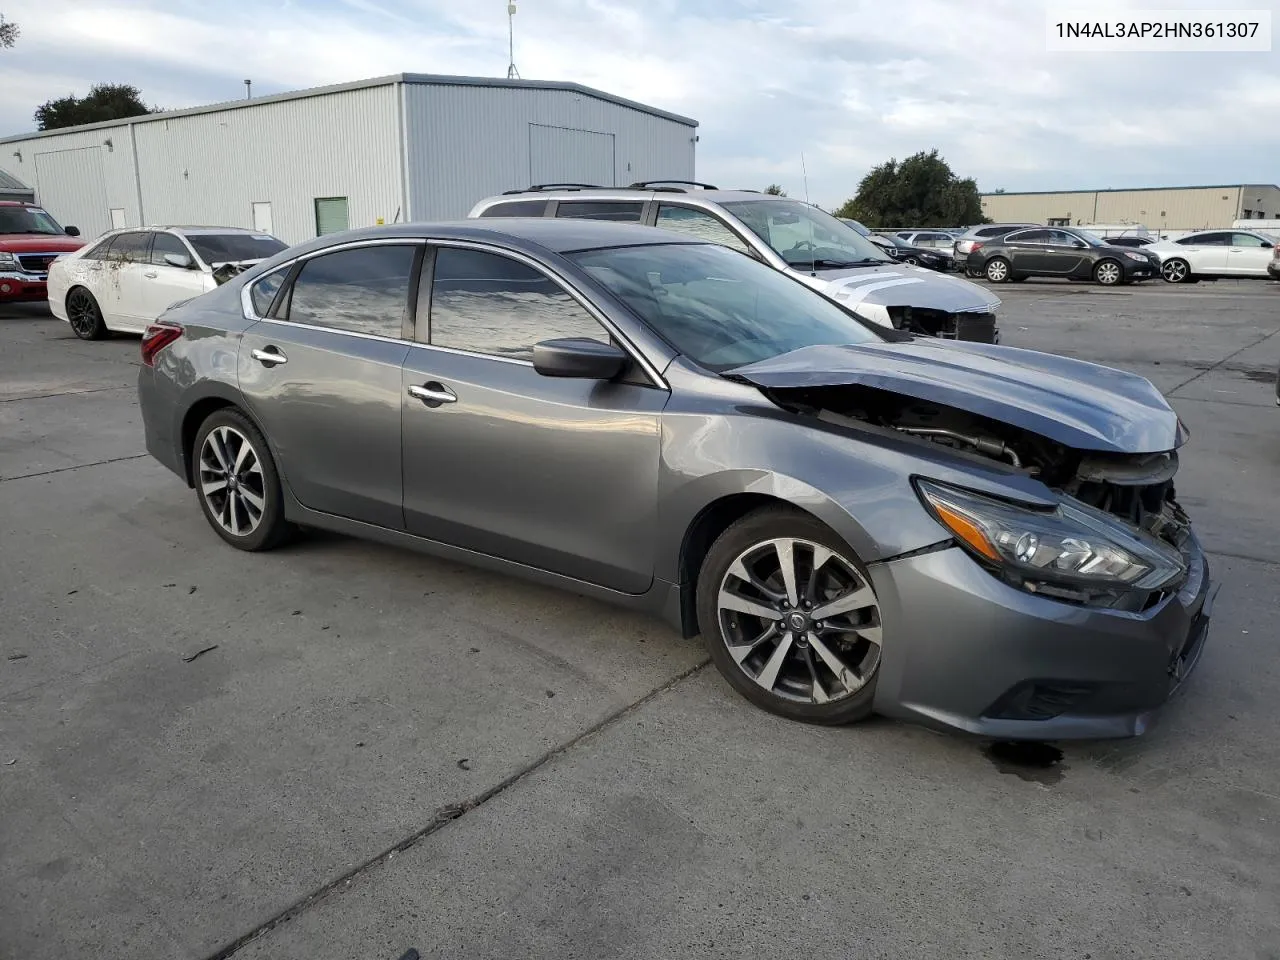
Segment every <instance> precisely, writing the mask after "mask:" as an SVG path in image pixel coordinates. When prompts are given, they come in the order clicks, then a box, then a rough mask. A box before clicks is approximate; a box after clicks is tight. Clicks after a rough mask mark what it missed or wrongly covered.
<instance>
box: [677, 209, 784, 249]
mask: <svg viewBox="0 0 1280 960" xmlns="http://www.w3.org/2000/svg"><path fill="white" fill-rule="evenodd" d="M654 226H658V227H661V228H662V229H663V230H674V231H676V232H677V233H687V234H691V235H692V236H695V237H697V238H698V239H699V240H706V241H707V242H708V243H718V244H720V245H721V246H722V247H732V248H733V249H734V250H739V251H741V252H743V253H746V252H747V242H746V241H745V240H743V239H742V238H741V237H739V236H738V235H737V234H736V233H734V232H733V231H732V230H730V229H729V227H728V225H726V224H725V223H724V222H723V221H721V220H718V219H717V218H715V217H713V216H712V215H711V214H709V213H704V212H703V211H701V210H694V209H692V208H690V207H675V206H672V205H670V204H667V203H663V204H660V205H659V206H658V221H657V223H656V224H654ZM775 249H776V248H775Z"/></svg>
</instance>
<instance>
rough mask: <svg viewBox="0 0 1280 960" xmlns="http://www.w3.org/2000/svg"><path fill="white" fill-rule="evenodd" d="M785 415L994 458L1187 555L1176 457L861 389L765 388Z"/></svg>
mask: <svg viewBox="0 0 1280 960" xmlns="http://www.w3.org/2000/svg"><path fill="white" fill-rule="evenodd" d="M765 392H766V394H767V395H768V396H769V398H770V399H771V400H772V401H773V402H775V403H777V404H778V405H779V406H781V407H783V408H784V409H788V410H792V411H794V412H797V413H803V414H806V415H808V416H813V417H816V418H817V419H819V420H822V421H825V422H827V423H834V424H839V425H843V426H851V427H854V428H858V429H866V428H867V427H868V426H869V427H871V428H875V429H878V430H892V431H894V432H896V433H898V434H904V435H906V436H909V437H912V438H914V439H916V440H918V441H919V442H922V443H936V444H940V445H942V446H946V447H950V448H952V449H954V450H956V451H959V452H960V453H962V454H967V455H970V456H979V457H984V458H986V459H989V460H996V461H999V462H1000V463H1003V464H1006V465H1007V466H1009V467H1011V468H1013V469H1016V470H1021V471H1023V472H1025V473H1026V474H1027V475H1029V476H1033V477H1036V478H1037V479H1039V480H1040V481H1041V482H1043V483H1044V484H1045V485H1046V486H1048V487H1051V488H1052V489H1054V490H1059V491H1061V492H1063V493H1065V494H1067V495H1068V496H1070V497H1073V498H1075V499H1076V500H1079V501H1080V502H1082V503H1085V504H1087V505H1089V506H1092V507H1094V508H1096V509H1098V510H1103V511H1105V512H1107V513H1110V514H1113V515H1115V516H1117V517H1120V518H1121V519H1123V520H1124V521H1125V522H1126V523H1128V524H1130V525H1131V526H1133V527H1135V528H1137V529H1140V530H1143V531H1145V532H1146V533H1148V534H1150V535H1151V536H1154V537H1158V538H1159V539H1161V540H1164V541H1165V542H1166V543H1170V544H1173V545H1174V546H1176V547H1178V548H1179V549H1181V548H1182V547H1183V545H1184V543H1185V542H1186V540H1187V538H1188V537H1189V535H1190V522H1191V521H1190V519H1189V518H1188V517H1187V515H1186V513H1185V512H1184V511H1183V510H1182V508H1181V507H1180V506H1179V505H1178V503H1177V500H1176V499H1175V493H1174V485H1173V477H1174V474H1175V473H1177V470H1178V454H1177V452H1176V451H1174V450H1169V451H1166V452H1162V453H1142V454H1122V453H1099V452H1092V451H1086V450H1077V449H1074V448H1072V447H1068V446H1065V445H1063V444H1061V443H1058V442H1056V441H1053V440H1050V439H1048V438H1046V437H1043V436H1040V435H1039V434H1036V433H1033V432H1031V431H1029V430H1025V429H1022V428H1020V427H1016V426H1013V425H1011V424H1007V423H1002V422H1000V421H998V420H993V419H991V418H989V417H983V416H980V415H978V414H973V413H969V412H967V411H964V410H958V409H956V408H954V407H949V406H943V405H939V404H934V403H929V402H927V401H922V400H917V399H914V398H912V397H905V396H902V395H900V394H895V393H892V392H889V391H886V390H879V389H876V388H871V387H864V386H857V385H841V386H834V387H808V388H781V389H780V388H775V389H771V390H766V391H765Z"/></svg>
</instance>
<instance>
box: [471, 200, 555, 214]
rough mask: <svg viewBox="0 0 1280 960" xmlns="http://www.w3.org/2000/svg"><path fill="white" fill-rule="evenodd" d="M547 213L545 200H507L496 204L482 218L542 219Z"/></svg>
mask: <svg viewBox="0 0 1280 960" xmlns="http://www.w3.org/2000/svg"><path fill="white" fill-rule="evenodd" d="M546 212H547V201H545V200H507V201H504V202H502V203H495V204H494V205H493V206H492V207H490V208H489V209H487V210H485V211H484V213H482V214H480V216H482V217H540V216H542V215H543V214H544V213H546Z"/></svg>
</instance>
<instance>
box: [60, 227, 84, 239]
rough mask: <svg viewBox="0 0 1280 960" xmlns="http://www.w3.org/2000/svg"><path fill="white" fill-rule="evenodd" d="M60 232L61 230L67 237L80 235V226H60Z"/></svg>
mask: <svg viewBox="0 0 1280 960" xmlns="http://www.w3.org/2000/svg"><path fill="white" fill-rule="evenodd" d="M62 232H63V233H65V234H66V235H67V236H68V237H78V236H80V228H79V227H63V228H62Z"/></svg>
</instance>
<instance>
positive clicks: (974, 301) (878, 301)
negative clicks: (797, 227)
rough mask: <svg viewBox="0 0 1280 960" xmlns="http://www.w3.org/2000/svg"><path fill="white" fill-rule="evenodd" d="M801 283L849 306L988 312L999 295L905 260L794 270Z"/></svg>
mask: <svg viewBox="0 0 1280 960" xmlns="http://www.w3.org/2000/svg"><path fill="white" fill-rule="evenodd" d="M794 275H795V276H796V278H797V279H799V280H800V281H802V282H803V283H806V284H808V285H809V286H811V287H813V288H814V289H815V290H819V291H821V292H822V293H824V294H826V295H827V296H828V297H831V298H832V299H833V300H835V301H837V302H838V303H841V304H844V305H845V306H846V307H849V308H850V309H857V307H858V306H859V305H860V304H867V305H877V306H881V307H920V308H924V309H931V310H945V311H947V312H948V313H957V312H961V311H973V312H980V313H987V312H990V311H993V310H995V308H996V307H998V306H1000V298H999V297H997V296H996V295H995V294H993V293H991V292H990V291H989V290H987V289H986V288H985V287H980V286H978V285H977V284H976V283H970V282H969V281H968V280H965V279H963V278H961V277H958V276H957V277H952V276H948V275H947V274H944V273H938V272H937V271H935V270H926V269H925V268H923V267H913V266H911V265H910V264H907V263H886V264H883V265H881V266H874V267H856V268H852V269H849V270H820V271H818V272H817V273H816V274H810V273H802V272H800V271H795V272H794Z"/></svg>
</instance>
